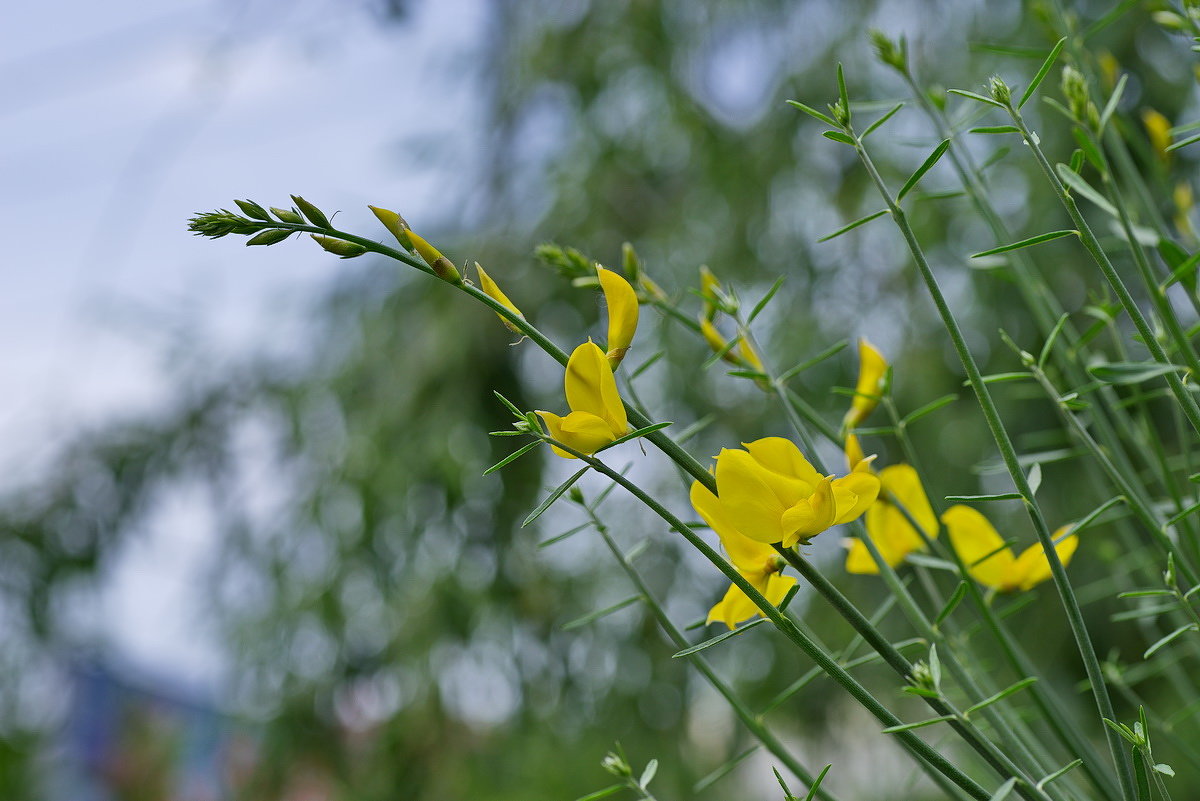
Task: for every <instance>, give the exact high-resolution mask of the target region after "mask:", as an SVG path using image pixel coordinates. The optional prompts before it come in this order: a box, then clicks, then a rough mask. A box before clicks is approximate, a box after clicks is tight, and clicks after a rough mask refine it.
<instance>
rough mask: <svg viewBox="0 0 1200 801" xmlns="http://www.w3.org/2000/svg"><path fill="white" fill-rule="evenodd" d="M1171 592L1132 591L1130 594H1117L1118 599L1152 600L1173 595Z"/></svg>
mask: <svg viewBox="0 0 1200 801" xmlns="http://www.w3.org/2000/svg"><path fill="white" fill-rule="evenodd" d="M1174 594H1175V593H1174V592H1172V591H1171V590H1133V591H1132V592H1121V593H1117V597H1118V598H1154V597H1158V596H1162V595H1174Z"/></svg>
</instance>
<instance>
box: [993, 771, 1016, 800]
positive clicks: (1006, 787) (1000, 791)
mask: <svg viewBox="0 0 1200 801" xmlns="http://www.w3.org/2000/svg"><path fill="white" fill-rule="evenodd" d="M1016 786H1017V777H1016V776H1014V777H1013V778H1011V779H1009V780H1008V781H1006V782H1005V783H1004V784H1002V785H1000V786H999V787H997V788H996V792H994V793H992V796H991V798H989V799H988V801H1004V799H1006V798H1008V794H1009V793H1011V792H1012V791H1013V788H1014V787H1016Z"/></svg>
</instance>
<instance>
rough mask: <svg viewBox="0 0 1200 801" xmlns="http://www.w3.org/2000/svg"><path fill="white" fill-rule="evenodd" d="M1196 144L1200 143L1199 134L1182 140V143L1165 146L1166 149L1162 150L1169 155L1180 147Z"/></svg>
mask: <svg viewBox="0 0 1200 801" xmlns="http://www.w3.org/2000/svg"><path fill="white" fill-rule="evenodd" d="M1196 142H1200V134H1196V135H1195V136H1189V137H1188V138H1187V139H1184V140H1183V141H1182V142H1172V143H1171V144H1169V145H1167V146H1166V148H1164V150H1165V151H1166V152H1168V153H1170V152H1171V151H1172V150H1178V149H1179V148H1181V147H1187V146H1188V145H1191V144H1194V143H1196Z"/></svg>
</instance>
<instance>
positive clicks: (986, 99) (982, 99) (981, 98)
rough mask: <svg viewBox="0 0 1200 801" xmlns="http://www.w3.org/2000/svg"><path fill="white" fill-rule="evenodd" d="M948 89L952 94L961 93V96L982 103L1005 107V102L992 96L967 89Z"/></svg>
mask: <svg viewBox="0 0 1200 801" xmlns="http://www.w3.org/2000/svg"><path fill="white" fill-rule="evenodd" d="M946 91H947V92H948V93H950V94H952V95H959V96H960V97H966V98H970V99H971V100H975V101H977V102H980V103H987V104H988V105H989V106H995V107H996V108H1004V104H1003V103H997V102H996V101H995V100H992V99H991V98H990V97H984V96H983V95H977V94H975V93H974V92H968V91H967V90H965V89H947V90H946Z"/></svg>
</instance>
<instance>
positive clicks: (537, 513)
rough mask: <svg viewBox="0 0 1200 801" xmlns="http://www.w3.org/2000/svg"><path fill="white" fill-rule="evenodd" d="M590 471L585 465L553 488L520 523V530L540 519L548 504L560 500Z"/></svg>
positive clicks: (589, 466)
mask: <svg viewBox="0 0 1200 801" xmlns="http://www.w3.org/2000/svg"><path fill="white" fill-rule="evenodd" d="M591 469H592V467H591V465H586V466H584V467H581V468H579V470H578V471H577V472H576V473H575V474H574V475H573V476H571V477H570V478H568V479H567V480H566V481H564V482H563V483H561V484H559V485H558V486H557V487H555V488H554V491H553V492H551V493H550V494H549V495H548V496H546V500H544V501H542V502H541V503H539V504H538V507H537V508H536V509H534V510H533V511H532V512H530V513H529V517H527V518H525V522H523V523H521V528H525V527H526V526H528V525H529V524H530V523H532V522H533V521H534V520H537V519H538V518H539V517H541V516H542V513H543V512H545V511H546V510H547V509H549V508H550V504H552V503H554V502H555V501H557V500H558V499H559V498H561V497H562V494H563V493H564V492H566V491H567V490H569V489H570V488H571V485H572V484H574V483H575V482H576V481H578V480H579V479H580V478H582V477H583V474H584V473H586V472H587V471H589V470H591Z"/></svg>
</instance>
